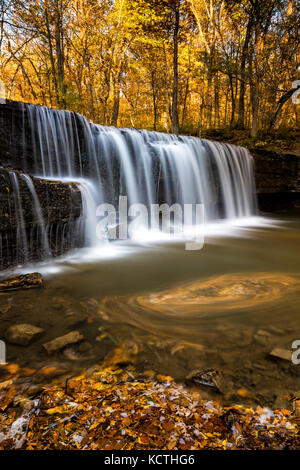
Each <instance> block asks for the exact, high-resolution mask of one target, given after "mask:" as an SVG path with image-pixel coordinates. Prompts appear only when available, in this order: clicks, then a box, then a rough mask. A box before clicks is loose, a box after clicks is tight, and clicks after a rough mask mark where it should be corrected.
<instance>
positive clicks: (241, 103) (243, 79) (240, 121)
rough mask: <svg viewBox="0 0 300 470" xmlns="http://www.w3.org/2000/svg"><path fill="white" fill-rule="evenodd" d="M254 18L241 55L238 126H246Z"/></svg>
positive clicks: (248, 25)
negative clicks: (247, 73) (247, 79)
mask: <svg viewBox="0 0 300 470" xmlns="http://www.w3.org/2000/svg"><path fill="white" fill-rule="evenodd" d="M252 27H253V19H252V17H250V18H249V20H248V24H247V30H246V37H245V42H244V45H243V50H242V57H241V84H240V95H239V111H238V120H237V126H236V127H237V128H238V129H244V128H245V93H246V62H247V55H248V49H249V42H250V38H251V34H252Z"/></svg>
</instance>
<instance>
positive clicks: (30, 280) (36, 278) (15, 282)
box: [0, 273, 43, 292]
mask: <svg viewBox="0 0 300 470" xmlns="http://www.w3.org/2000/svg"><path fill="white" fill-rule="evenodd" d="M42 285H43V278H42V275H41V274H40V273H30V274H22V275H20V276H14V277H9V278H7V279H2V280H1V281H0V292H10V291H13V290H19V289H32V288H36V287H41V286H42Z"/></svg>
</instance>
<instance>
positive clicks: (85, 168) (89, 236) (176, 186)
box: [14, 104, 256, 253]
mask: <svg viewBox="0 0 300 470" xmlns="http://www.w3.org/2000/svg"><path fill="white" fill-rule="evenodd" d="M23 112H24V113H25V114H26V113H27V122H28V125H29V128H30V131H31V132H30V133H29V135H27V136H25V137H26V138H27V141H25V142H24V147H26V146H27V148H31V149H33V158H31V160H30V159H29V158H27V159H26V158H25V161H24V170H25V171H27V172H28V173H30V174H33V175H34V176H37V177H39V178H49V179H59V180H61V181H75V182H77V183H78V184H79V187H80V189H81V193H82V200H83V210H84V216H85V218H86V222H85V245H95V244H96V243H97V239H96V221H97V220H96V207H97V206H98V205H99V204H100V203H108V204H113V205H115V206H117V205H118V198H119V196H121V195H126V196H127V197H128V204H129V205H130V204H133V203H142V204H145V205H146V206H147V207H149V206H150V204H153V203H156V204H157V203H159V204H160V203H163V202H166V203H167V204H169V205H172V204H174V203H178V204H180V205H182V206H183V205H184V204H203V205H204V210H205V220H206V221H216V220H220V219H233V220H240V219H241V218H245V217H250V216H252V215H255V212H256V196H255V183H254V177H253V169H252V157H251V156H250V154H249V152H248V151H247V150H246V149H244V148H242V147H236V146H232V145H228V144H220V143H216V142H211V141H207V140H204V139H198V138H195V137H184V136H175V135H170V134H164V133H158V132H150V131H146V130H134V129H117V128H113V127H104V126H101V125H96V124H94V123H92V122H89V121H88V120H87V119H86V118H84V117H83V116H80V115H78V114H76V113H73V112H69V111H61V110H54V109H49V108H46V107H43V106H35V105H30V104H28V105H25V107H24V105H23ZM25 140H26V139H25ZM26 154H28V152H27V153H26V152H25V151H24V155H26ZM22 178H23V179H24V180H25V181H26V184H27V185H28V187H29V189H30V192H31V194H32V198H33V201H34V205H35V211H36V216H37V218H38V221H39V226H40V228H41V233H42V239H43V250H44V252H45V253H47V252H48V253H49V251H50V250H49V240H48V238H47V237H49V233H48V234H47V230H46V229H45V224H44V221H43V217H42V212H41V210H40V207H39V202H38V198H37V196H36V193H35V190H34V186H33V184H32V181H31V180H30V178H29V177H27V176H25V175H24V176H23V177H22ZM14 184H15V185H16V184H17V182H16V181H14ZM16 197H18V192H17V191H16ZM17 203H18V204H19V205H20V201H16V204H17ZM21 212H22V211H21ZM21 212H20V213H21ZM19 227H20V230H19V239H20V243H21V241H22V243H23V244H24V241H23V238H22V220H20V221H19ZM146 228H148V227H146ZM25 248H26V247H25Z"/></svg>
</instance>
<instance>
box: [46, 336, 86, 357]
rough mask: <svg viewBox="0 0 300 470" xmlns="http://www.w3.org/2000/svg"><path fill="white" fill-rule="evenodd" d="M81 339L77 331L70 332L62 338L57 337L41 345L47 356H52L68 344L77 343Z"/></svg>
mask: <svg viewBox="0 0 300 470" xmlns="http://www.w3.org/2000/svg"><path fill="white" fill-rule="evenodd" d="M83 339H84V337H83V335H82V334H81V333H80V332H79V331H70V333H68V334H66V335H64V336H59V337H58V338H55V339H53V340H51V341H48V343H45V344H43V347H44V348H45V349H46V351H47V353H48V354H52V353H55V352H56V351H59V350H60V349H63V348H64V347H66V346H69V345H70V344H76V343H79V342H80V341H82V340H83Z"/></svg>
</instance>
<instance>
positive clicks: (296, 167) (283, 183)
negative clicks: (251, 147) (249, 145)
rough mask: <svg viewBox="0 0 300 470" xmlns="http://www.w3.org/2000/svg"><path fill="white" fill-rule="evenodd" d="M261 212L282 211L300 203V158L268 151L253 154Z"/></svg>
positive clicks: (257, 151)
mask: <svg viewBox="0 0 300 470" xmlns="http://www.w3.org/2000/svg"><path fill="white" fill-rule="evenodd" d="M251 153H252V155H253V157H254V165H255V166H254V169H255V180H256V188H257V195H258V202H259V207H260V209H261V210H271V211H272V210H280V209H287V208H291V207H293V206H295V205H297V206H299V203H300V156H298V155H295V154H279V153H276V152H270V151H267V150H255V151H252V152H251Z"/></svg>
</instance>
